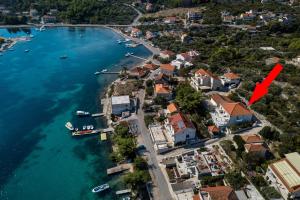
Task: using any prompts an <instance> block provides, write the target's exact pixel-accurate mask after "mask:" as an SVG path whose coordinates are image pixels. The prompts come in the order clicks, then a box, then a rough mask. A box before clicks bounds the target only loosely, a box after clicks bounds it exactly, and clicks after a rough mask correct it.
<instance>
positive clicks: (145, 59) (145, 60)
mask: <svg viewBox="0 0 300 200" xmlns="http://www.w3.org/2000/svg"><path fill="white" fill-rule="evenodd" d="M129 56H132V57H134V58H138V59H141V60H144V61H148V59H146V58H142V57H139V56H135V55H129Z"/></svg>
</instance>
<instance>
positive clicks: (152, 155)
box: [137, 90, 173, 200]
mask: <svg viewBox="0 0 300 200" xmlns="http://www.w3.org/2000/svg"><path fill="white" fill-rule="evenodd" d="M144 96H145V92H144V90H140V91H139V99H140V108H142V106H143V102H144ZM137 120H138V122H139V126H140V127H139V128H140V137H139V141H140V142H142V144H143V145H144V146H145V147H146V150H147V151H146V153H145V155H146V156H147V157H148V165H149V171H150V174H151V177H152V181H153V184H154V188H153V196H154V199H159V200H160V199H163V200H172V199H173V198H172V195H171V193H170V191H169V187H168V183H167V180H166V179H165V178H164V175H163V173H162V171H161V169H160V166H159V163H158V161H157V158H156V152H155V150H154V148H153V144H152V140H151V137H150V133H149V131H148V128H147V127H146V125H145V122H144V111H143V110H142V109H138V114H137Z"/></svg>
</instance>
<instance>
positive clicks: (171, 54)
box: [160, 50, 175, 56]
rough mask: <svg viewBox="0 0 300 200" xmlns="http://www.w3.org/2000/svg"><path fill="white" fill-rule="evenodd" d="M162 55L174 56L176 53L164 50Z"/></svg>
mask: <svg viewBox="0 0 300 200" xmlns="http://www.w3.org/2000/svg"><path fill="white" fill-rule="evenodd" d="M160 53H161V54H165V55H168V56H173V55H175V53H174V52H173V51H169V50H164V51H162V52H160Z"/></svg>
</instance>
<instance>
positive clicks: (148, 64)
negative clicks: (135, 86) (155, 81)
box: [143, 63, 158, 71]
mask: <svg viewBox="0 0 300 200" xmlns="http://www.w3.org/2000/svg"><path fill="white" fill-rule="evenodd" d="M143 67H144V68H146V69H148V70H150V71H154V70H156V69H157V68H158V66H157V65H155V64H153V63H146V64H144V65H143Z"/></svg>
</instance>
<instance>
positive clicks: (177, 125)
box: [168, 112, 195, 134]
mask: <svg viewBox="0 0 300 200" xmlns="http://www.w3.org/2000/svg"><path fill="white" fill-rule="evenodd" d="M168 120H169V122H170V124H171V126H172V127H173V129H174V133H175V134H177V133H178V132H179V131H181V130H183V129H186V128H193V129H194V128H195V127H194V125H193V123H192V122H191V121H190V120H189V119H188V118H187V117H186V116H185V115H183V114H182V113H180V112H179V113H177V114H175V115H172V116H170V117H169V118H168Z"/></svg>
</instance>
